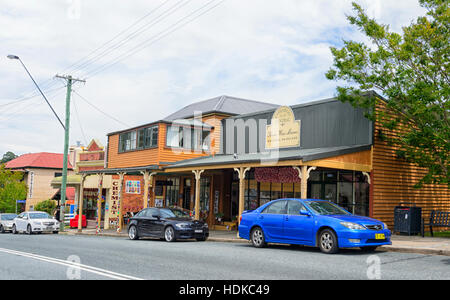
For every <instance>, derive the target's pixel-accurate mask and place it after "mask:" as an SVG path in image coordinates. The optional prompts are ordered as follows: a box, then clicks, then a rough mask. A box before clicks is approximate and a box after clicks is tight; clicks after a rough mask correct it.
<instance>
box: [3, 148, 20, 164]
mask: <svg viewBox="0 0 450 300" xmlns="http://www.w3.org/2000/svg"><path fill="white" fill-rule="evenodd" d="M17 157H18V156H17V155H15V154H14V153H13V152H11V151H8V152H6V153H5V154H3V157H2V159H0V164H6V163H7V162H8V161H11V160H13V159H15V158H17Z"/></svg>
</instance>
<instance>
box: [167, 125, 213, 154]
mask: <svg viewBox="0 0 450 300" xmlns="http://www.w3.org/2000/svg"><path fill="white" fill-rule="evenodd" d="M210 133H211V131H210V130H205V129H200V128H192V127H184V126H177V125H176V126H167V136H166V146H167V147H171V148H183V149H192V150H200V151H205V152H206V151H209V144H210V137H209V135H210Z"/></svg>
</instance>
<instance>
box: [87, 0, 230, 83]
mask: <svg viewBox="0 0 450 300" xmlns="http://www.w3.org/2000/svg"><path fill="white" fill-rule="evenodd" d="M215 1H216V0H210V1H209V2H208V3H206V4H204V5H203V6H201V7H200V8H198V9H196V10H194V11H192V12H191V13H189V14H188V15H186V16H185V17H183V18H182V19H180V20H179V21H177V22H175V23H173V24H172V25H170V26H168V27H167V28H166V29H164V30H162V31H161V32H159V33H158V34H156V35H154V36H153V37H151V38H149V39H147V40H145V41H144V42H142V43H140V44H138V45H137V46H136V47H134V48H132V49H130V50H128V51H126V52H124V53H123V54H121V55H120V56H117V57H116V58H114V59H113V60H110V61H109V62H108V63H106V64H104V65H102V66H100V67H98V68H96V69H94V70H93V71H91V72H88V73H87V74H86V79H89V78H92V77H93V76H95V75H97V74H98V73H100V72H103V71H104V70H106V69H109V68H110V67H112V66H114V65H116V64H118V63H119V62H121V61H123V60H125V59H127V58H128V57H130V56H132V55H134V54H136V53H138V52H140V51H142V50H144V49H145V48H147V47H149V46H151V45H153V44H155V43H156V42H158V41H160V40H161V39H163V38H164V37H166V36H168V35H170V34H172V33H174V32H176V31H178V30H179V29H181V28H183V27H184V26H186V25H188V24H189V23H191V22H193V21H195V20H196V19H198V18H199V17H201V16H203V15H204V14H206V13H208V12H209V11H211V10H212V9H214V8H216V7H217V6H219V5H220V4H222V3H223V2H224V1H225V0H221V1H219V2H218V3H217V4H216V5H213V6H211V7H209V8H208V9H205V10H204V11H203V12H201V13H200V14H198V15H197V16H195V17H194V18H192V19H190V20H188V21H186V22H184V23H182V22H183V21H185V20H186V19H188V18H189V17H191V16H192V15H194V14H196V13H198V12H199V11H201V10H202V9H204V8H205V7H207V6H208V5H210V4H211V3H213V2H215ZM180 23H181V24H180ZM130 51H131V52H130Z"/></svg>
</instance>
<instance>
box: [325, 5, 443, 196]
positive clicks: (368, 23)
mask: <svg viewBox="0 0 450 300" xmlns="http://www.w3.org/2000/svg"><path fill="white" fill-rule="evenodd" d="M419 3H420V5H421V6H422V7H424V8H426V9H427V13H426V15H425V16H421V17H419V18H417V20H415V21H413V22H412V23H411V24H410V25H409V26H405V27H403V29H402V33H401V34H399V33H395V32H391V31H390V30H389V26H388V25H383V24H379V23H377V21H376V20H374V19H371V18H369V17H368V16H367V14H366V13H365V11H364V10H363V9H362V8H361V6H359V5H358V4H356V3H353V10H354V12H355V15H354V16H347V19H348V20H349V22H350V24H352V25H354V26H356V28H358V29H359V30H360V31H361V32H362V33H363V34H365V36H366V37H368V40H369V41H370V44H368V45H366V44H365V43H363V42H355V41H344V46H343V47H342V48H341V49H337V48H334V47H332V48H331V52H332V54H333V57H334V58H333V59H334V63H333V66H332V67H331V68H330V70H329V71H328V72H327V73H326V77H327V78H328V79H330V80H336V81H344V82H346V86H339V87H338V88H337V95H338V99H340V100H341V101H343V102H349V103H351V104H352V105H353V106H355V107H362V108H366V109H367V111H368V113H367V116H368V117H369V118H370V119H372V120H376V121H377V122H379V123H380V124H381V125H382V126H383V127H384V128H386V129H389V130H396V131H395V132H396V133H397V132H398V134H397V137H396V138H395V139H391V140H389V141H388V142H389V143H392V144H394V145H396V146H397V148H398V149H399V150H397V155H398V156H399V157H400V158H403V159H405V160H406V161H409V162H412V163H415V164H417V165H418V166H420V167H425V168H427V170H428V173H427V174H426V176H425V177H424V178H422V179H421V180H420V181H419V182H418V183H417V185H416V186H417V187H419V186H421V185H422V184H423V183H443V184H447V185H449V186H450V170H449V169H450V168H449V155H450V102H449V101H448V100H449V93H450V88H449V74H450V72H449V71H450V70H449V55H450V48H449V47H450V42H449V34H450V26H449V24H450V22H449V21H450V8H449V3H450V1H448V0H419ZM368 90H375V91H377V92H378V93H380V94H381V95H383V97H384V98H385V100H386V104H385V106H386V108H385V110H384V111H382V112H376V110H375V109H374V108H375V104H376V101H377V100H376V97H374V96H372V97H367V93H365V91H368ZM405 125H406V127H409V130H404V129H405Z"/></svg>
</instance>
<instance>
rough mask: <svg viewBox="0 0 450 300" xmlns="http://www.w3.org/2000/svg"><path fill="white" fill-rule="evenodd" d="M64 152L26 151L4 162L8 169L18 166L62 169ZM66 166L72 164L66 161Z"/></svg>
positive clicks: (17, 167)
mask: <svg viewBox="0 0 450 300" xmlns="http://www.w3.org/2000/svg"><path fill="white" fill-rule="evenodd" d="M63 158H64V154H59V153H48V152H39V153H28V154H23V155H21V156H19V157H17V158H15V159H13V160H11V161H9V162H7V163H6V168H8V169H19V168H49V169H62V168H63ZM67 167H68V168H69V169H72V166H71V165H70V163H69V162H67Z"/></svg>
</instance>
